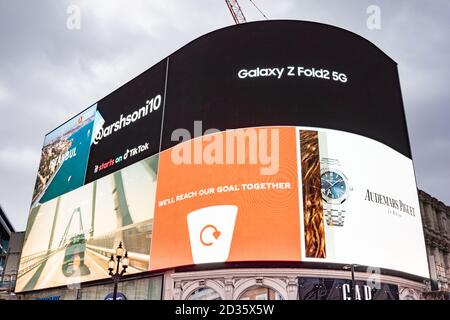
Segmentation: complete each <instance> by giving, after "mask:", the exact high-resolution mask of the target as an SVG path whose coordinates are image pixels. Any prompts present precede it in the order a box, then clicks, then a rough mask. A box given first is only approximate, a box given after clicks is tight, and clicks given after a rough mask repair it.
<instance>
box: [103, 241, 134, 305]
mask: <svg viewBox="0 0 450 320" xmlns="http://www.w3.org/2000/svg"><path fill="white" fill-rule="evenodd" d="M124 252H125V256H124V255H123V253H124ZM116 260H117V262H116V261H115V260H114V255H113V254H112V255H111V259H110V260H109V262H108V270H109V275H110V276H111V278H112V279H113V281H114V294H113V300H116V299H117V285H118V284H119V281H120V279H121V278H122V276H123V274H124V273H126V272H127V268H128V265H129V263H130V260H129V259H128V252H127V251H125V250H124V249H123V248H122V242H120V243H119V246H118V247H117V249H116ZM121 260H122V263H120V261H121ZM121 264H122V271H120V272H119V268H120V265H121ZM114 269H116V272H115V273H114V272H113V271H114Z"/></svg>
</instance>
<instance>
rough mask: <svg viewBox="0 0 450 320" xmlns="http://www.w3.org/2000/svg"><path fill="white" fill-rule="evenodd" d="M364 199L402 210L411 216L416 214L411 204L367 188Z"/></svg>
mask: <svg viewBox="0 0 450 320" xmlns="http://www.w3.org/2000/svg"><path fill="white" fill-rule="evenodd" d="M364 200H366V201H370V202H374V203H378V204H381V205H384V206H387V207H389V208H392V209H396V210H399V211H401V212H404V213H406V214H408V215H410V216H413V217H415V216H416V213H415V211H414V207H413V206H410V205H408V204H406V203H405V202H403V201H401V200H397V199H394V198H392V197H389V196H386V195H383V194H380V193H376V192H372V191H370V190H369V189H367V191H366V196H365V198H364Z"/></svg>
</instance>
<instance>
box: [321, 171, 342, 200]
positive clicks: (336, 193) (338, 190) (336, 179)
mask: <svg viewBox="0 0 450 320" xmlns="http://www.w3.org/2000/svg"><path fill="white" fill-rule="evenodd" d="M321 185H322V196H324V197H327V198H329V199H334V200H337V199H339V198H341V197H342V196H343V195H344V194H345V192H346V191H347V185H346V183H345V180H344V178H343V177H342V176H341V175H340V174H339V173H336V172H334V171H326V172H325V173H323V174H322V176H321Z"/></svg>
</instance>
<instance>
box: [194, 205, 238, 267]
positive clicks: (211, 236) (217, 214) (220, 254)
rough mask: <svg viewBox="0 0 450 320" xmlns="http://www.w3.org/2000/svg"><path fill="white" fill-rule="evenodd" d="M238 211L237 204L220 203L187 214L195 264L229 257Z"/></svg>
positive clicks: (219, 260) (224, 259)
mask: <svg viewBox="0 0 450 320" xmlns="http://www.w3.org/2000/svg"><path fill="white" fill-rule="evenodd" d="M237 211H238V207H237V206H234V205H220V206H212V207H206V208H202V209H199V210H195V211H192V212H191V213H189V214H188V215H187V223H188V228H189V239H190V244H191V251H192V260H193V261H194V263H195V264H199V263H211V262H224V261H226V260H227V259H228V255H229V253H230V247H231V240H232V238H233V232H234V225H235V222H236V215H237Z"/></svg>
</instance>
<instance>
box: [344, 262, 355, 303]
mask: <svg viewBox="0 0 450 320" xmlns="http://www.w3.org/2000/svg"><path fill="white" fill-rule="evenodd" d="M356 267H359V265H358V264H351V265H347V266H344V267H343V268H342V269H344V270H351V272H352V300H353V301H355V300H356V281H355V268H356Z"/></svg>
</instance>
